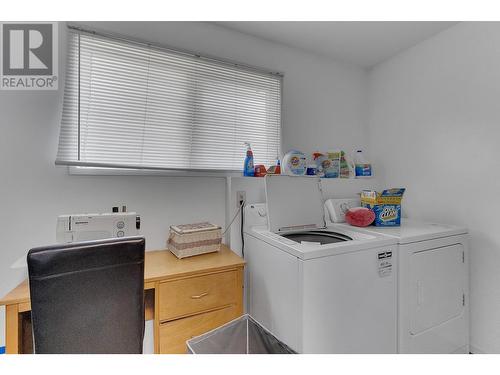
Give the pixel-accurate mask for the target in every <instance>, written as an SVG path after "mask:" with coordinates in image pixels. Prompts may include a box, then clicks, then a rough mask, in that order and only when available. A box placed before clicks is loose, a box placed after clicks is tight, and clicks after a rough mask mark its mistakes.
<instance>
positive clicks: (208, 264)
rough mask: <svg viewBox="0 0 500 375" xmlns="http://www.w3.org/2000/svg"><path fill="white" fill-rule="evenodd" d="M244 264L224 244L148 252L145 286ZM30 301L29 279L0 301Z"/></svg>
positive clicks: (148, 287)
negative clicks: (183, 254) (206, 249)
mask: <svg viewBox="0 0 500 375" xmlns="http://www.w3.org/2000/svg"><path fill="white" fill-rule="evenodd" d="M244 264H245V261H244V260H243V259H242V258H240V257H239V256H238V255H236V254H235V253H233V252H232V251H231V250H230V249H229V248H228V247H227V246H226V245H221V249H220V251H219V252H217V253H210V254H203V255H197V256H194V257H190V258H184V259H177V257H176V256H175V255H173V254H172V253H171V252H170V251H168V250H156V251H146V254H145V262H144V287H145V289H152V288H153V287H152V286H151V285H148V283H152V282H154V281H159V280H162V281H164V280H169V279H173V278H177V277H185V276H190V275H195V274H199V273H205V272H215V271H221V270H225V269H228V268H234V267H242V266H243V265H244ZM25 302H30V292H29V286H28V280H27V279H26V280H24V281H23V282H22V283H21V284H19V285H18V286H17V287H15V288H14V289H12V290H11V291H10V292H9V293H8V294H7V295H6V296H5V297H3V298H2V299H1V300H0V306H2V305H13V304H20V303H25Z"/></svg>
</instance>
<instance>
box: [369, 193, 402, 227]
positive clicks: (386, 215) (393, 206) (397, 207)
mask: <svg viewBox="0 0 500 375" xmlns="http://www.w3.org/2000/svg"><path fill="white" fill-rule="evenodd" d="M404 192H405V189H404V188H395V189H387V190H384V191H382V192H381V193H379V192H377V191H375V190H363V191H362V192H361V205H362V206H363V207H366V208H369V209H371V210H372V211H373V212H375V221H374V222H373V224H374V225H375V226H377V227H397V226H400V225H401V200H402V199H403V194H404Z"/></svg>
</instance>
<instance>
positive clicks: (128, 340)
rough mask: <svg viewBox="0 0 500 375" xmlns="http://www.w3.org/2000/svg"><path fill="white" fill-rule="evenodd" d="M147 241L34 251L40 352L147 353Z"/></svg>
mask: <svg viewBox="0 0 500 375" xmlns="http://www.w3.org/2000/svg"><path fill="white" fill-rule="evenodd" d="M144 247H145V240H144V238H143V237H127V238H121V239H109V240H100V241H88V242H80V243H71V244H60V245H54V246H49V247H39V248H35V249H31V250H30V251H29V253H28V273H29V284H30V294H31V317H32V324H33V337H34V344H35V353H142V342H143V338H144Z"/></svg>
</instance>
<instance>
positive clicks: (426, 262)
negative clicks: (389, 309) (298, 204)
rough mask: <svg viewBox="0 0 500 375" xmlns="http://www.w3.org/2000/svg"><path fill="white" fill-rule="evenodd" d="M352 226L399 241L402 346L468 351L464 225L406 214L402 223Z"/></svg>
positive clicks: (401, 348) (403, 348) (411, 349)
mask: <svg viewBox="0 0 500 375" xmlns="http://www.w3.org/2000/svg"><path fill="white" fill-rule="evenodd" d="M340 225H344V227H345V228H346V230H347V229H350V230H360V231H361V232H363V233H372V234H374V233H376V234H382V235H385V236H388V237H392V238H395V239H397V241H398V352H399V353H468V352H469V260H468V259H469V255H468V236H467V230H466V229H465V228H460V227H456V226H451V225H444V224H434V223H422V222H418V221H413V220H409V219H404V218H403V219H402V222H401V226H400V227H374V226H370V227H367V228H363V229H355V228H354V227H351V226H349V225H348V224H340Z"/></svg>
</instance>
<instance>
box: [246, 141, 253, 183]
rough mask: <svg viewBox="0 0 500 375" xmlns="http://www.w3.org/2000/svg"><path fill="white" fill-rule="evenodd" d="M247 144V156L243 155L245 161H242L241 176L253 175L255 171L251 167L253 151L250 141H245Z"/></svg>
mask: <svg viewBox="0 0 500 375" xmlns="http://www.w3.org/2000/svg"><path fill="white" fill-rule="evenodd" d="M245 144H246V145H247V156H246V157H245V162H244V163H243V176H246V177H254V175H255V171H254V169H253V152H252V147H251V146H250V143H248V142H245Z"/></svg>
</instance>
